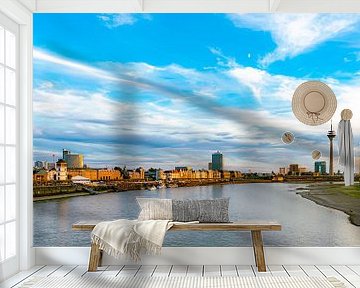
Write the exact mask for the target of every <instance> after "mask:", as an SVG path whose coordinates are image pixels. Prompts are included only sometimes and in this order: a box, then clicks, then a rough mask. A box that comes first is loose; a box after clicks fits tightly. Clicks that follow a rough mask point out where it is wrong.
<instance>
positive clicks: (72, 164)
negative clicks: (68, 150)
mask: <svg viewBox="0 0 360 288" xmlns="http://www.w3.org/2000/svg"><path fill="white" fill-rule="evenodd" d="M64 160H65V161H66V163H67V165H68V167H69V168H84V156H83V155H82V154H67V155H66V156H65V159H64Z"/></svg>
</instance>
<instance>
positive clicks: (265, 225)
mask: <svg viewBox="0 0 360 288" xmlns="http://www.w3.org/2000/svg"><path fill="white" fill-rule="evenodd" d="M99 222H100V221H80V222H77V223H74V224H73V225H72V229H73V230H75V231H91V230H93V229H94V227H95V225H96V224H97V223H99ZM170 230H171V231H280V230H281V225H280V224H279V223H276V222H264V221H261V222H260V221H249V222H232V223H196V224H194V223H193V224H174V226H173V227H171V228H170Z"/></svg>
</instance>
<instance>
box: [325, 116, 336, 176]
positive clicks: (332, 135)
mask: <svg viewBox="0 0 360 288" xmlns="http://www.w3.org/2000/svg"><path fill="white" fill-rule="evenodd" d="M327 137H328V138H329V140H330V165H329V175H330V176H333V175H334V146H333V140H334V138H335V137H336V133H335V131H334V130H333V127H332V121H331V128H330V131H328V134H327Z"/></svg>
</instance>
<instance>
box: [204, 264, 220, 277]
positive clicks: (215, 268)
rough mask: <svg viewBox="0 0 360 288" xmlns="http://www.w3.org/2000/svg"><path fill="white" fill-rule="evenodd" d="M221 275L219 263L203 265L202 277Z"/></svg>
mask: <svg viewBox="0 0 360 288" xmlns="http://www.w3.org/2000/svg"><path fill="white" fill-rule="evenodd" d="M214 276H218V277H219V276H221V272H220V265H205V266H204V277H214Z"/></svg>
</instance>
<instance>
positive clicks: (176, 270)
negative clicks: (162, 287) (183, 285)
mask: <svg viewBox="0 0 360 288" xmlns="http://www.w3.org/2000/svg"><path fill="white" fill-rule="evenodd" d="M186 272H187V266H186V265H174V266H172V268H171V271H170V277H178V276H186Z"/></svg>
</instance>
